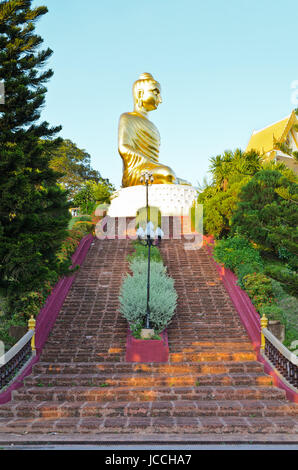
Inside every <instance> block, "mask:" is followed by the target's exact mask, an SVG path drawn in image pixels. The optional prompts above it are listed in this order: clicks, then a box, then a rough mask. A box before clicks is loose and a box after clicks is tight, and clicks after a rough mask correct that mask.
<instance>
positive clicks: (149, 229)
mask: <svg viewBox="0 0 298 470" xmlns="http://www.w3.org/2000/svg"><path fill="white" fill-rule="evenodd" d="M140 181H141V183H142V184H143V183H145V185H146V213H147V225H146V230H145V231H144V230H143V229H142V227H139V228H138V230H137V235H138V239H139V242H140V243H141V244H142V245H143V246H147V247H148V272H147V307H146V329H148V330H149V329H150V307H149V302H150V255H151V246H156V245H158V244H159V243H160V241H161V238H162V236H163V232H162V230H161V228H160V227H157V229H156V231H155V232H154V226H153V224H152V222H149V205H148V186H149V184H150V183H151V184H152V183H153V181H154V179H153V175H152V173H151V172H149V171H145V172H144V173H142V176H141V179H140Z"/></svg>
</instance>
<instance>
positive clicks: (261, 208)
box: [232, 170, 298, 258]
mask: <svg viewBox="0 0 298 470" xmlns="http://www.w3.org/2000/svg"><path fill="white" fill-rule="evenodd" d="M292 174H293V173H292ZM293 177H294V174H293ZM297 204H298V185H297V178H296V182H295V181H291V179H289V178H287V177H286V176H285V175H283V174H282V173H281V172H279V171H276V170H275V171H274V170H262V171H259V172H258V173H257V174H256V175H255V176H254V177H253V178H252V179H251V180H250V181H249V182H248V183H247V184H246V185H245V186H244V187H243V188H242V190H241V192H240V194H239V203H238V206H237V210H236V211H235V212H234V214H233V217H232V232H233V233H235V232H237V233H240V234H242V235H244V236H245V237H247V238H248V239H249V240H251V241H253V242H254V243H257V244H258V245H259V246H260V247H261V248H263V249H267V250H270V251H271V252H273V253H275V255H277V256H278V254H279V253H280V252H281V250H287V252H288V253H290V254H291V257H292V258H293V257H297V255H298V232H297Z"/></svg>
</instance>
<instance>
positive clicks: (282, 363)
mask: <svg viewBox="0 0 298 470" xmlns="http://www.w3.org/2000/svg"><path fill="white" fill-rule="evenodd" d="M262 335H263V336H264V349H263V351H262V352H263V354H264V356H265V357H266V358H267V359H268V360H269V361H270V362H271V364H272V365H273V366H274V367H275V368H276V369H277V370H278V372H279V373H280V374H281V375H282V376H283V377H284V378H285V379H286V380H287V382H288V383H289V384H290V385H292V386H293V387H294V388H295V389H296V390H297V391H298V357H297V356H296V354H293V353H292V352H291V351H289V350H288V348H286V346H284V345H283V344H282V343H281V342H280V341H279V340H278V339H277V338H276V337H275V336H274V335H273V334H272V333H271V332H270V331H269V330H268V329H267V328H262Z"/></svg>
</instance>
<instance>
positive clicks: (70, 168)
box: [49, 139, 101, 199]
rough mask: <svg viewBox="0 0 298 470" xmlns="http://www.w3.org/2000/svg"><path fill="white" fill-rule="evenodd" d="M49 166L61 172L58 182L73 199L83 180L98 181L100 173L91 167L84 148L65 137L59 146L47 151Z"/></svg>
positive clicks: (88, 156) (89, 158)
mask: <svg viewBox="0 0 298 470" xmlns="http://www.w3.org/2000/svg"><path fill="white" fill-rule="evenodd" d="M49 157H50V167H51V168H52V169H53V170H55V171H57V172H59V173H61V174H63V176H61V178H59V180H58V182H59V184H61V186H62V187H63V188H64V189H67V190H68V192H69V198H70V199H73V198H74V196H75V195H76V194H77V193H78V192H79V190H80V188H81V186H82V184H83V183H84V182H85V181H95V182H96V183H99V182H100V180H101V175H100V173H99V172H98V171H96V170H93V169H92V168H91V162H90V161H91V157H90V155H89V153H87V152H86V151H85V150H82V149H79V148H78V147H77V146H76V144H75V143H73V142H72V141H71V140H69V139H66V140H63V141H62V142H61V144H60V145H59V147H58V148H57V149H55V150H53V151H51V152H50V153H49Z"/></svg>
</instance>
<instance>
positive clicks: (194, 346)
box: [168, 337, 254, 353]
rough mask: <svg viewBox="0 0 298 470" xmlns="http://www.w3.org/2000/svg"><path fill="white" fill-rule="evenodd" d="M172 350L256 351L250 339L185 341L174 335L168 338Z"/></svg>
mask: <svg viewBox="0 0 298 470" xmlns="http://www.w3.org/2000/svg"><path fill="white" fill-rule="evenodd" d="M168 342H169V347H170V350H171V351H173V352H175V353H176V352H178V350H179V352H180V350H183V351H185V352H200V351H218V352H223V351H230V352H235V351H241V352H242V351H243V352H244V351H254V348H253V345H252V344H251V343H250V342H248V341H243V342H238V341H237V342H232V341H225V342H217V341H214V342H210V341H189V342H187V343H185V341H183V340H180V341H179V340H178V339H173V338H172V337H171V338H169V339H168Z"/></svg>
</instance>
